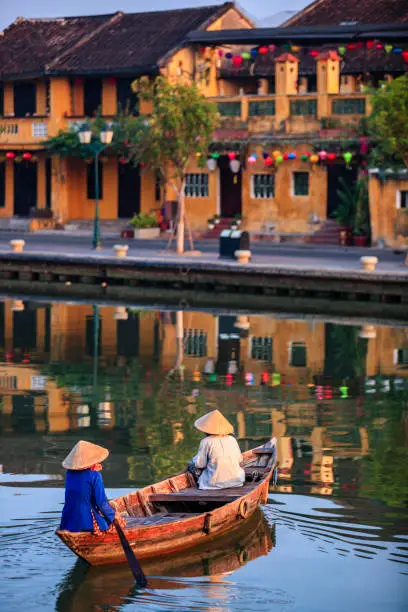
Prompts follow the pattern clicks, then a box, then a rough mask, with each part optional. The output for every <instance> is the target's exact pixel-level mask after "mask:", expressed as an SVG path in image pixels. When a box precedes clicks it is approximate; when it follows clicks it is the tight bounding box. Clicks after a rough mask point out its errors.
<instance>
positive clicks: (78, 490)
mask: <svg viewBox="0 0 408 612" xmlns="http://www.w3.org/2000/svg"><path fill="white" fill-rule="evenodd" d="M108 455H109V451H108V450H107V449H106V448H102V446H98V445H96V444H92V443H91V442H85V441H84V440H80V441H79V442H78V443H77V444H75V446H74V448H73V449H72V450H71V452H70V453H69V455H68V456H67V457H66V458H65V459H64V461H63V463H62V465H63V467H64V468H65V469H66V470H67V476H66V481H65V504H64V508H63V510H62V517H61V525H60V529H66V530H67V531H93V532H94V533H96V534H100V533H101V532H103V531H106V530H108V529H109V528H110V525H112V522H113V519H114V518H115V517H116V513H115V510H114V509H113V508H112V506H111V505H110V504H109V502H108V500H107V497H106V493H105V488H104V486H103V480H102V476H101V474H100V470H102V466H101V465H100V464H101V462H102V461H104V460H105V459H106V457H107V456H108ZM116 518H118V519H119V517H116ZM112 527H113V526H112Z"/></svg>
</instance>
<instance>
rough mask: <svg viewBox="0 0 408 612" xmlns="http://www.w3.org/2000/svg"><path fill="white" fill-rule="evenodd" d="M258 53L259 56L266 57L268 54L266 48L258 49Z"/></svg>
mask: <svg viewBox="0 0 408 612" xmlns="http://www.w3.org/2000/svg"><path fill="white" fill-rule="evenodd" d="M258 51H259V53H260V54H261V55H266V54H267V53H268V47H259V49H258Z"/></svg>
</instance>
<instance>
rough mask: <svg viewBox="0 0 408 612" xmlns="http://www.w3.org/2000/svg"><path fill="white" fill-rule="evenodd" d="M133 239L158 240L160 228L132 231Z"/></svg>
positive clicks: (144, 228)
mask: <svg viewBox="0 0 408 612" xmlns="http://www.w3.org/2000/svg"><path fill="white" fill-rule="evenodd" d="M134 238H136V239H139V240H140V239H146V238H160V227H143V228H138V229H135V230H134Z"/></svg>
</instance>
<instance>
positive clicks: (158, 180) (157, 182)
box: [154, 172, 162, 202]
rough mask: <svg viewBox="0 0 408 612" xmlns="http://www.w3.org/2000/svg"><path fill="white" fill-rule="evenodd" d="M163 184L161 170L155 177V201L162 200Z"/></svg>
mask: <svg viewBox="0 0 408 612" xmlns="http://www.w3.org/2000/svg"><path fill="white" fill-rule="evenodd" d="M161 186H162V181H161V176H160V172H156V175H155V177H154V199H155V202H160V201H161Z"/></svg>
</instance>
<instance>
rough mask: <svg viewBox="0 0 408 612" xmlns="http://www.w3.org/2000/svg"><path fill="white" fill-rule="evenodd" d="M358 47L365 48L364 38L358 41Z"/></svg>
mask: <svg viewBox="0 0 408 612" xmlns="http://www.w3.org/2000/svg"><path fill="white" fill-rule="evenodd" d="M357 49H364V43H363V41H362V40H359V41H358V43H357Z"/></svg>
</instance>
